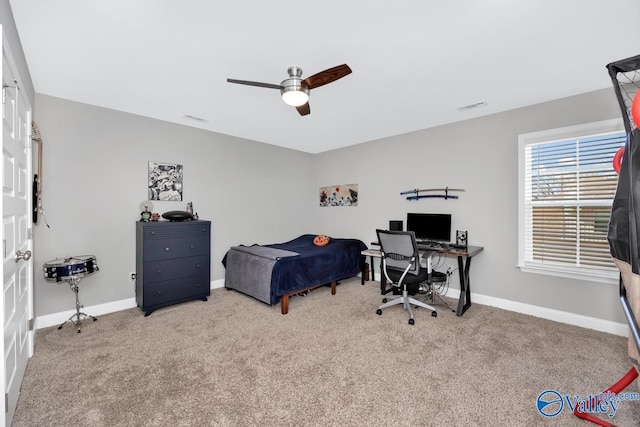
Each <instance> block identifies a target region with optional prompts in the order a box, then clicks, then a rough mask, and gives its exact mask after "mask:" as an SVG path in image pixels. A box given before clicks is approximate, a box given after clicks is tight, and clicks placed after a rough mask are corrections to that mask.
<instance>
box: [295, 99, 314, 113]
mask: <svg viewBox="0 0 640 427" xmlns="http://www.w3.org/2000/svg"><path fill="white" fill-rule="evenodd" d="M296 110H298V113H300V115H301V116H306V115H307V114H310V113H311V107H309V103H308V102H307V103H306V104H304V105H301V106H299V107H296Z"/></svg>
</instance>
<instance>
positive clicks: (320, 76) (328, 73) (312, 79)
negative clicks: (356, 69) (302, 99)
mask: <svg viewBox="0 0 640 427" xmlns="http://www.w3.org/2000/svg"><path fill="white" fill-rule="evenodd" d="M348 74H351V68H349V66H348V65H347V64H342V65H338V66H337V67H333V68H329V69H327V70H324V71H320V72H319V73H317V74H314V75H313V76H309V77H307V78H306V79H304V80H303V81H304V83H305V84H306V85H307V87H308V88H309V89H314V88H317V87H320V86H323V85H326V84H327V83H331V82H334V81H336V80H338V79H341V78H343V77H344V76H346V75H348Z"/></svg>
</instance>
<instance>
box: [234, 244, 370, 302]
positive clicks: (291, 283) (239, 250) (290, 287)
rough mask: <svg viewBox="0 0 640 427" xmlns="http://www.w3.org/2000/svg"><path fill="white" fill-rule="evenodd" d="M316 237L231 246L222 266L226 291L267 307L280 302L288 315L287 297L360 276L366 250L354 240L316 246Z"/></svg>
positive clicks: (332, 285)
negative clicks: (262, 303)
mask: <svg viewBox="0 0 640 427" xmlns="http://www.w3.org/2000/svg"><path fill="white" fill-rule="evenodd" d="M314 237H315V235H313V234H304V235H302V236H300V237H297V238H295V239H293V240H291V241H288V242H285V243H276V244H270V245H252V246H244V245H240V246H234V247H232V248H231V249H229V251H228V252H227V253H226V255H225V256H224V258H223V260H222V263H223V264H224V266H225V268H226V273H225V288H227V289H234V290H236V291H239V292H242V293H244V294H247V295H249V296H252V297H254V298H256V299H258V300H260V301H262V302H264V303H267V304H269V305H275V304H277V303H278V302H280V307H281V312H282V314H287V312H288V311H289V297H291V296H293V295H296V294H299V293H302V292H305V291H309V290H312V289H315V288H318V287H320V286H324V285H329V284H330V285H331V294H332V295H335V293H336V284H337V281H338V280H341V279H345V278H348V277H352V276H356V275H357V274H358V273H360V270H361V266H362V264H361V263H362V257H361V255H360V253H361V252H362V251H363V250H366V249H367V246H366V245H365V244H364V243H363V242H362V241H361V240H357V239H343V238H329V243H328V244H327V245H325V246H315V245H314V244H313V239H314Z"/></svg>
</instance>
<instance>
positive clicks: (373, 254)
mask: <svg viewBox="0 0 640 427" xmlns="http://www.w3.org/2000/svg"><path fill="white" fill-rule="evenodd" d="M371 245H372V246H377V247H379V246H380V243H378V242H371ZM418 250H419V251H420V252H437V253H439V254H443V255H449V256H455V257H456V258H458V275H459V276H460V297H459V298H458V309H457V310H456V315H457V316H462V315H463V314H464V313H465V312H466V311H467V310H468V309H469V307H471V283H470V281H469V269H470V268H471V258H473V257H474V256H476V255H478V254H479V253H480V252H482V251H483V250H484V247H482V246H467V247H466V248H465V249H458V248H437V247H432V246H425V245H418ZM361 257H362V263H361V264H362V284H363V285H364V274H365V273H364V261H365V260H366V257H370V258H371V280H375V275H374V273H373V270H374V268H373V259H374V258H381V256H380V251H379V250H374V249H367V250H366V251H362V252H361ZM380 292H382V293H383V294H384V293H386V292H387V281H386V278H385V277H384V273H383V272H382V263H380Z"/></svg>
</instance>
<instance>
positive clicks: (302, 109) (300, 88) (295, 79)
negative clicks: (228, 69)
mask: <svg viewBox="0 0 640 427" xmlns="http://www.w3.org/2000/svg"><path fill="white" fill-rule="evenodd" d="M287 73H289V78H288V79H285V80H283V81H282V83H280V84H279V85H277V84H272V83H261V82H252V81H247V80H235V79H227V81H228V82H229V83H237V84H241V85H249V86H258V87H266V88H268V89H280V94H281V95H282V100H283V101H284V102H285V103H287V104H288V105H291V106H292V107H296V110H298V113H300V115H301V116H306V115H307V114H309V113H311V108H310V107H309V91H310V90H311V89H315V88H317V87H320V86H323V85H326V84H327V83H331V82H334V81H336V80H338V79H341V78H343V77H344V76H346V75H348V74H351V68H349V66H348V65H347V64H342V65H338V66H336V67H333V68H329V69H326V70H324V71H320V72H319V73H317V74H314V75H312V76H309V77H307V78H306V79H304V80H303V79H302V68H300V67H296V66H292V67H289V68H288V69H287Z"/></svg>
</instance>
